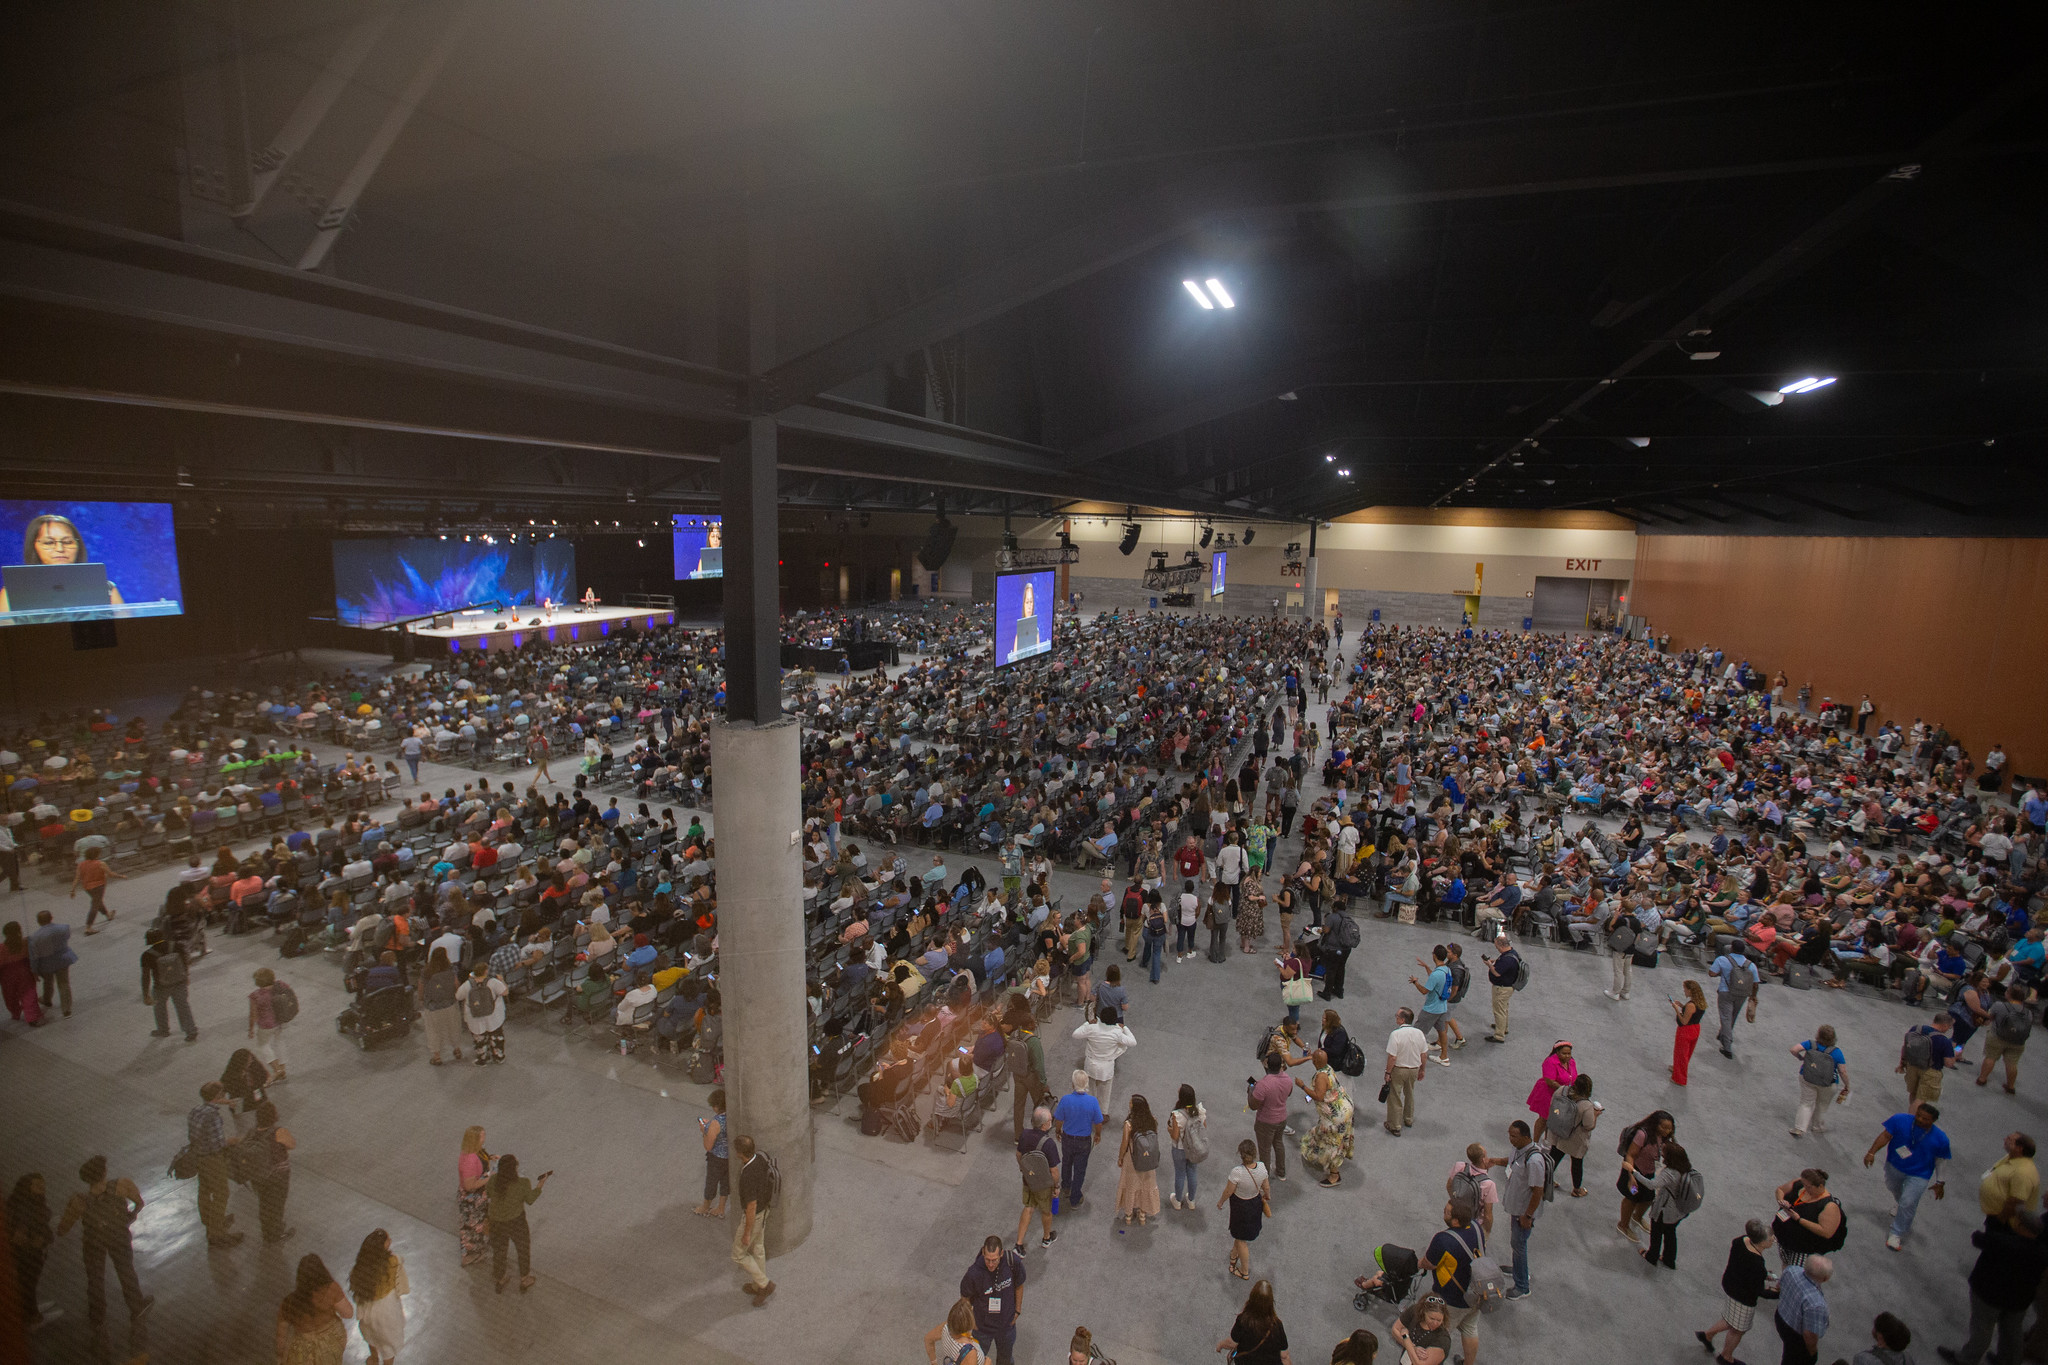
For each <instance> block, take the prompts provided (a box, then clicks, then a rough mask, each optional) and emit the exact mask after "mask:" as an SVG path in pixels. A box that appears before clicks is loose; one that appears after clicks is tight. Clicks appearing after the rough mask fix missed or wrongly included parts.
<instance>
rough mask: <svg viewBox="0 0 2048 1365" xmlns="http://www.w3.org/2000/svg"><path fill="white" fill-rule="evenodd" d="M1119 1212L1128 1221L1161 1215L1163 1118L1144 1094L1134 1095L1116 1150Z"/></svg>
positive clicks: (1155, 1217)
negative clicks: (1160, 1177) (1160, 1164)
mask: <svg viewBox="0 0 2048 1365" xmlns="http://www.w3.org/2000/svg"><path fill="white" fill-rule="evenodd" d="M1116 1173H1117V1174H1116V1211H1117V1212H1118V1213H1119V1214H1121V1215H1122V1216H1123V1220H1124V1222H1125V1223H1126V1224H1128V1223H1130V1222H1131V1220H1132V1219H1134V1218H1135V1219H1136V1220H1137V1223H1138V1226H1139V1227H1144V1226H1145V1220H1146V1219H1147V1218H1152V1219H1157V1218H1158V1217H1159V1121H1158V1120H1157V1119H1155V1118H1154V1117H1153V1116H1152V1105H1151V1103H1150V1102H1149V1101H1147V1100H1146V1098H1145V1097H1144V1096H1143V1095H1133V1096H1131V1105H1130V1112H1129V1114H1128V1115H1127V1116H1126V1117H1125V1119H1124V1133H1123V1139H1122V1141H1120V1142H1119V1143H1118V1144H1117V1151H1116Z"/></svg>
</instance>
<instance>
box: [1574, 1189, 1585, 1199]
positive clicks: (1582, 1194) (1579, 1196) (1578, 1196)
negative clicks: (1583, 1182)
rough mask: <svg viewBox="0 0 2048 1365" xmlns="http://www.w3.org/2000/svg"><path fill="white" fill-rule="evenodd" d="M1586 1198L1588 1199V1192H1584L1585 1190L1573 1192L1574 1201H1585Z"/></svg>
mask: <svg viewBox="0 0 2048 1365" xmlns="http://www.w3.org/2000/svg"><path fill="white" fill-rule="evenodd" d="M1585 1197H1586V1191H1584V1190H1573V1191H1572V1198H1574V1199H1584V1198H1585Z"/></svg>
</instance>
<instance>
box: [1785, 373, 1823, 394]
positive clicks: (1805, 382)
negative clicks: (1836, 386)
mask: <svg viewBox="0 0 2048 1365" xmlns="http://www.w3.org/2000/svg"><path fill="white" fill-rule="evenodd" d="M1834 382H1835V377H1834V376H1833V375H1829V376H1828V377H1827V378H1825V379H1820V378H1815V377H1811V376H1809V377H1808V378H1805V379H1795V380H1793V381H1792V382H1791V383H1790V384H1787V385H1785V386H1784V387H1783V388H1781V389H1779V390H1778V392H1779V393H1812V392H1813V391H1814V390H1815V389H1824V388H1826V387H1827V386H1828V385H1830V384H1832V383H1834Z"/></svg>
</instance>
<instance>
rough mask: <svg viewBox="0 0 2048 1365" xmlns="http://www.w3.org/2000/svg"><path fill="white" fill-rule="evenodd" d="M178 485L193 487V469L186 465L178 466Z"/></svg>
mask: <svg viewBox="0 0 2048 1365" xmlns="http://www.w3.org/2000/svg"><path fill="white" fill-rule="evenodd" d="M178 487H180V488H190V487H192V471H191V470H189V469H187V468H185V466H183V465H179V466H178Z"/></svg>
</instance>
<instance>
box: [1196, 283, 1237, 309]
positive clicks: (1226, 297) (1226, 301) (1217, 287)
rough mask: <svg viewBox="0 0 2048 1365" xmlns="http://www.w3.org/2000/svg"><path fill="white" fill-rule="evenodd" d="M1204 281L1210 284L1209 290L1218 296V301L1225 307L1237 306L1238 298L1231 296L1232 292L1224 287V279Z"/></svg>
mask: <svg viewBox="0 0 2048 1365" xmlns="http://www.w3.org/2000/svg"><path fill="white" fill-rule="evenodd" d="M1203 283H1204V284H1206V285H1208V286H1209V292H1210V293H1211V294H1214V295H1215V296H1216V302H1218V303H1220V304H1222V305H1223V306H1224V307H1225V308H1235V307H1237V300H1236V299H1233V298H1232V297H1230V292H1229V291H1228V290H1226V289H1225V288H1224V287H1223V281H1221V280H1204V281H1203Z"/></svg>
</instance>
